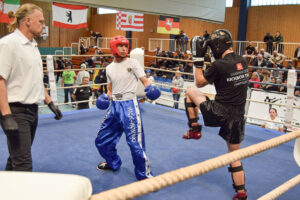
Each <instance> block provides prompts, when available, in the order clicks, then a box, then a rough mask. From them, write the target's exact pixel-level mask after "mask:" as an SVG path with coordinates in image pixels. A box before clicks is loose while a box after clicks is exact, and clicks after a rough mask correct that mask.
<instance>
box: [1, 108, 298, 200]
mask: <svg viewBox="0 0 300 200" xmlns="http://www.w3.org/2000/svg"><path fill="white" fill-rule="evenodd" d="M141 110H142V120H143V123H144V129H145V137H146V152H147V154H148V156H149V158H150V161H151V166H152V170H153V173H154V175H155V176H157V175H160V174H163V173H166V172H169V171H172V170H176V169H179V168H182V167H186V166H188V165H193V164H196V163H199V162H202V161H205V160H207V159H211V158H214V157H217V156H220V155H222V154H225V153H227V149H226V144H225V142H224V140H223V139H222V138H221V137H219V136H218V128H211V127H203V136H202V138H201V139H200V140H183V139H182V134H183V133H184V132H185V131H186V129H187V125H186V116H185V112H184V111H180V110H175V109H172V108H166V107H163V106H159V105H152V104H150V103H143V104H141ZM63 114H64V117H63V119H62V120H60V121H56V120H54V119H53V115H52V114H48V115H42V116H40V118H39V126H38V129H37V134H36V138H35V142H34V144H33V147H32V155H33V170H34V171H35V172H51V173H53V172H54V173H64V174H77V175H82V176H85V177H88V178H89V179H90V180H91V182H92V186H93V194H97V193H99V192H103V191H106V190H109V189H113V188H116V187H119V186H122V185H125V184H129V183H133V182H135V181H136V179H135V175H134V171H133V167H134V166H133V163H132V159H131V155H130V151H129V147H128V146H127V143H126V141H125V137H122V138H121V141H120V142H119V143H118V145H117V149H118V153H119V154H120V157H121V158H122V161H123V165H122V166H121V168H120V170H118V171H116V172H111V171H98V170H97V169H96V166H97V164H98V163H99V162H100V161H102V158H101V157H100V156H99V154H98V152H97V149H96V148H95V145H94V139H95V137H96V134H97V132H98V129H99V126H100V123H101V122H102V120H103V117H104V114H105V111H101V110H98V109H89V110H79V111H69V112H64V113H63ZM200 121H201V123H203V121H202V119H201V115H200ZM280 135H281V133H280V132H277V131H272V130H268V129H263V128H260V127H257V126H253V125H246V131H245V140H244V142H243V148H245V147H248V146H250V145H253V144H257V143H260V142H262V141H266V140H269V139H272V138H275V137H277V136H280ZM5 141H6V138H5V136H4V134H3V132H2V130H1V131H0V154H1V157H0V164H1V166H0V168H1V170H3V168H4V163H5V162H6V160H5V159H6V158H7V156H8V152H7V148H6V142H5ZM293 148H294V140H293V141H291V142H287V143H285V144H282V145H280V146H279V147H276V148H273V149H271V150H268V151H265V152H262V153H260V154H258V155H255V156H253V157H249V158H247V159H244V160H243V165H244V169H245V174H246V187H247V190H248V192H247V194H248V197H249V199H257V198H258V197H260V196H262V195H264V194H265V193H267V192H269V191H271V190H273V189H274V188H275V187H277V186H278V185H281V184H282V183H284V182H285V181H288V180H289V179H291V178H293V177H294V176H296V175H298V174H299V172H300V169H299V167H298V166H297V164H296V163H295V161H294V158H293ZM231 184H232V180H231V176H230V173H228V172H227V167H222V168H219V169H216V170H214V171H211V172H209V173H206V174H203V175H202V176H199V177H196V178H193V179H189V180H187V181H184V182H182V183H178V184H175V185H173V186H171V187H168V188H165V189H162V190H159V191H157V192H155V193H150V194H147V195H144V196H141V197H139V198H137V199H143V200H148V199H149V200H150V199H151V200H153V199H174V200H181V199H186V200H192V199H224V200H226V199H231V198H232V195H233V189H232V186H231ZM299 194H300V187H299V186H296V187H293V188H292V189H291V190H289V191H288V192H286V193H284V194H283V195H282V196H280V197H279V198H278V199H282V200H283V199H284V200H296V199H298V198H299Z"/></svg>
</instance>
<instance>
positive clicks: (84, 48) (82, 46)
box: [79, 41, 88, 55]
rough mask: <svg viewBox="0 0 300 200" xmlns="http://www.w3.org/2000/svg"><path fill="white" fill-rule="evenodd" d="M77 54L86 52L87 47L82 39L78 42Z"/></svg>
mask: <svg viewBox="0 0 300 200" xmlns="http://www.w3.org/2000/svg"><path fill="white" fill-rule="evenodd" d="M79 49H80V50H79V54H80V55H84V54H85V53H86V52H88V49H87V48H86V47H85V46H84V44H83V41H81V42H80V48H79Z"/></svg>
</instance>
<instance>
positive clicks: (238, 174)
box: [227, 142, 248, 200]
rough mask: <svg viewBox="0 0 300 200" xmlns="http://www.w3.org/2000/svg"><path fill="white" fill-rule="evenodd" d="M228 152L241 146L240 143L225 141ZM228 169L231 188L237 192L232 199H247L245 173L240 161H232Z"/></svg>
mask: <svg viewBox="0 0 300 200" xmlns="http://www.w3.org/2000/svg"><path fill="white" fill-rule="evenodd" d="M227 147H228V152H232V151H235V150H238V149H240V148H241V144H230V143H228V142H227ZM228 171H229V172H231V176H232V181H233V184H232V185H233V188H234V189H235V191H236V192H237V193H236V195H235V196H234V197H233V200H247V199H248V198H247V193H246V191H247V190H246V188H245V173H244V169H243V165H242V162H241V161H240V160H238V161H235V162H232V163H231V164H230V167H229V168H228Z"/></svg>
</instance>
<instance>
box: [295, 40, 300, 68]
mask: <svg viewBox="0 0 300 200" xmlns="http://www.w3.org/2000/svg"><path fill="white" fill-rule="evenodd" d="M294 58H295V67H296V68H297V66H298V62H299V60H300V44H299V45H298V47H297V48H296V50H295V53H294Z"/></svg>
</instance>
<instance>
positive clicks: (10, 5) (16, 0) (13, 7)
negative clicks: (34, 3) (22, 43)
mask: <svg viewBox="0 0 300 200" xmlns="http://www.w3.org/2000/svg"><path fill="white" fill-rule="evenodd" d="M19 6H20V0H0V23H9V22H11V21H12V20H13V18H9V17H8V15H7V13H8V12H9V11H13V12H14V13H15V12H16V11H17V10H18V8H19Z"/></svg>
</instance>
